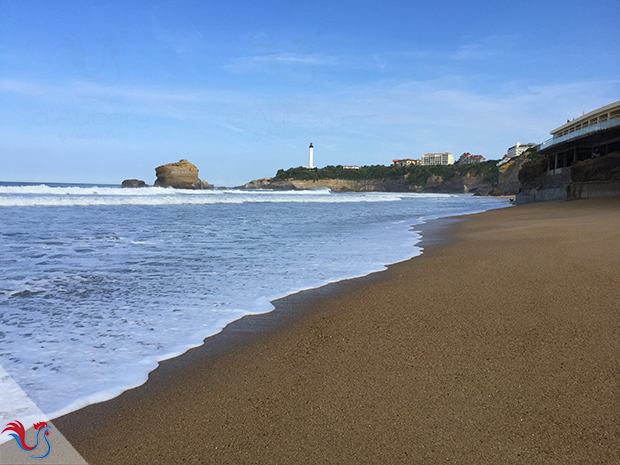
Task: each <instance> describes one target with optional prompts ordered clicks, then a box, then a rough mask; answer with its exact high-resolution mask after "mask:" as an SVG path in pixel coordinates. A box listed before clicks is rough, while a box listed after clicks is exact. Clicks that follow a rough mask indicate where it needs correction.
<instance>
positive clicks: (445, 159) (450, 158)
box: [421, 152, 454, 165]
mask: <svg viewBox="0 0 620 465" xmlns="http://www.w3.org/2000/svg"><path fill="white" fill-rule="evenodd" d="M421 164H422V165H453V164H454V155H452V154H451V153H450V152H445V153H425V154H424V155H422V163H421Z"/></svg>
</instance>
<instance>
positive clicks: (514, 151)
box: [506, 142, 536, 158]
mask: <svg viewBox="0 0 620 465" xmlns="http://www.w3.org/2000/svg"><path fill="white" fill-rule="evenodd" d="M532 147H536V144H534V143H533V142H530V143H529V144H520V143H519V142H517V143H516V144H515V145H513V146H512V147H510V148H509V149H508V152H507V153H506V156H507V157H508V158H514V157H518V156H519V155H521V154H522V153H523V152H526V151H528V150H529V149H531V148H532Z"/></svg>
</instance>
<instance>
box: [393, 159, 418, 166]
mask: <svg viewBox="0 0 620 465" xmlns="http://www.w3.org/2000/svg"><path fill="white" fill-rule="evenodd" d="M392 164H393V165H396V166H409V165H419V164H420V160H414V159H413V158H401V159H397V160H392Z"/></svg>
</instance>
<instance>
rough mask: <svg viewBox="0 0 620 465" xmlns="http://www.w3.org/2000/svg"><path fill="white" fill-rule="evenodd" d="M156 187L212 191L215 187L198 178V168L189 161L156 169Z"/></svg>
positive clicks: (180, 161)
mask: <svg viewBox="0 0 620 465" xmlns="http://www.w3.org/2000/svg"><path fill="white" fill-rule="evenodd" d="M155 174H156V175H157V180H156V181H155V186H156V187H157V186H159V187H174V188H176V189H212V188H213V185H212V184H209V183H208V182H206V181H203V180H201V179H199V178H198V168H196V166H194V165H193V164H191V163H190V162H188V161H187V160H185V159H183V160H179V161H178V162H177V163H168V164H167V165H161V166H158V167H157V168H155Z"/></svg>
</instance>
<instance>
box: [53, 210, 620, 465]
mask: <svg viewBox="0 0 620 465" xmlns="http://www.w3.org/2000/svg"><path fill="white" fill-rule="evenodd" d="M426 235H427V239H431V238H433V237H437V236H436V235H438V236H440V237H441V238H442V239H443V241H442V243H441V244H433V243H431V242H430V241H427V242H425V246H426V250H425V252H424V254H423V255H422V256H420V257H416V258H414V259H411V260H408V261H406V262H403V263H399V264H396V265H393V266H390V267H389V269H388V270H387V271H385V272H381V273H375V274H373V275H371V276H368V277H364V278H360V279H355V280H350V281H346V282H343V283H336V284H333V285H329V286H326V287H323V288H321V289H318V290H312V291H307V292H302V293H298V294H295V295H293V296H289V297H287V298H285V299H282V300H281V301H278V302H276V306H277V310H276V311H275V312H273V313H271V314H269V315H264V316H258V317H251V318H244V319H242V320H241V321H240V322H237V323H234V324H232V325H231V326H230V327H229V328H228V329H227V330H225V331H224V332H223V333H222V334H221V335H219V336H216V337H214V338H211V339H209V340H207V343H206V344H205V345H204V346H202V347H200V348H197V349H194V350H192V351H190V352H188V353H187V354H185V355H183V356H181V357H178V358H176V359H172V360H169V361H166V362H163V363H162V364H161V366H160V367H159V368H158V369H157V370H155V371H154V372H153V373H151V376H150V379H149V381H148V382H147V383H146V384H145V385H143V386H141V387H139V388H137V389H133V390H131V391H127V392H125V393H124V394H122V395H121V396H119V397H117V398H116V399H113V400H110V401H108V402H104V403H101V404H96V405H92V406H89V407H86V408H84V409H82V410H80V411H78V412H75V413H72V414H70V415H67V416H65V417H61V418H58V419H56V420H54V424H55V425H56V426H57V427H58V428H59V430H60V431H61V432H62V433H63V434H64V435H65V437H66V438H67V439H68V440H69V441H70V442H71V443H72V444H73V446H74V447H75V448H76V449H77V451H78V452H79V453H80V454H81V455H82V456H83V457H84V458H85V459H86V460H87V461H88V462H89V463H91V464H123V465H126V464H134V463H135V464H138V463H144V464H160V463H161V464H178V463H213V464H245V463H254V464H296V463H300V464H301V463H303V464H319V463H330V464H331V463H339V464H398V463H406V464H410V463H420V464H422V463H424V464H435V463H442V464H443V463H459V464H487V463H488V464H512V463H515V464H516V463H523V464H534V463H544V464H573V463H574V464H594V463H601V464H602V463H604V464H610V463H620V198H613V199H593V200H581V201H576V202H548V203H541V204H532V205H525V206H517V207H514V208H507V209H501V210H494V211H489V212H486V213H482V214H478V215H472V216H470V217H466V221H460V222H456V223H455V224H453V225H451V226H450V228H448V229H447V231H444V232H439V231H437V230H435V231H427V232H426Z"/></svg>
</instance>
